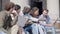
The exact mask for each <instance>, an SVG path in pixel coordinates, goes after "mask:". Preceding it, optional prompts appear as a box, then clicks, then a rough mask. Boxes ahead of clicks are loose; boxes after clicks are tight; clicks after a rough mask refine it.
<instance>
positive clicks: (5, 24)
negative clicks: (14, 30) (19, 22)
mask: <svg viewBox="0 0 60 34" xmlns="http://www.w3.org/2000/svg"><path fill="white" fill-rule="evenodd" d="M14 6H15V4H14V3H13V2H8V3H6V4H5V8H4V9H5V10H4V11H1V12H0V16H1V17H0V31H2V32H4V33H5V32H6V34H7V33H8V34H10V33H9V32H10V31H9V29H10V27H11V23H10V22H11V21H12V20H11V16H10V14H11V13H12V11H13V7H14Z"/></svg>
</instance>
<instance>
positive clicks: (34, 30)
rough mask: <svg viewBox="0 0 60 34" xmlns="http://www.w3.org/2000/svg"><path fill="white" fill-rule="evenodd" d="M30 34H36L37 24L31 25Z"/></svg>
mask: <svg viewBox="0 0 60 34" xmlns="http://www.w3.org/2000/svg"><path fill="white" fill-rule="evenodd" d="M32 33H33V34H38V27H37V24H35V23H34V24H33V25H32Z"/></svg>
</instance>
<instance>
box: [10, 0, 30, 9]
mask: <svg viewBox="0 0 60 34" xmlns="http://www.w3.org/2000/svg"><path fill="white" fill-rule="evenodd" d="M10 2H14V3H15V4H19V5H20V6H21V10H22V9H23V8H24V6H26V5H28V4H29V1H28V0H10Z"/></svg>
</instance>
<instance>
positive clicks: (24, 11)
mask: <svg viewBox="0 0 60 34" xmlns="http://www.w3.org/2000/svg"><path fill="white" fill-rule="evenodd" d="M28 9H29V11H28V12H27V13H29V12H30V7H27V6H26V7H24V9H23V13H24V14H26V11H27V10H28Z"/></svg>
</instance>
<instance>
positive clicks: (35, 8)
mask: <svg viewBox="0 0 60 34" xmlns="http://www.w3.org/2000/svg"><path fill="white" fill-rule="evenodd" d="M36 10H39V9H38V8H37V7H34V8H32V10H31V11H30V15H31V16H33V17H34V12H35V11H36Z"/></svg>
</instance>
